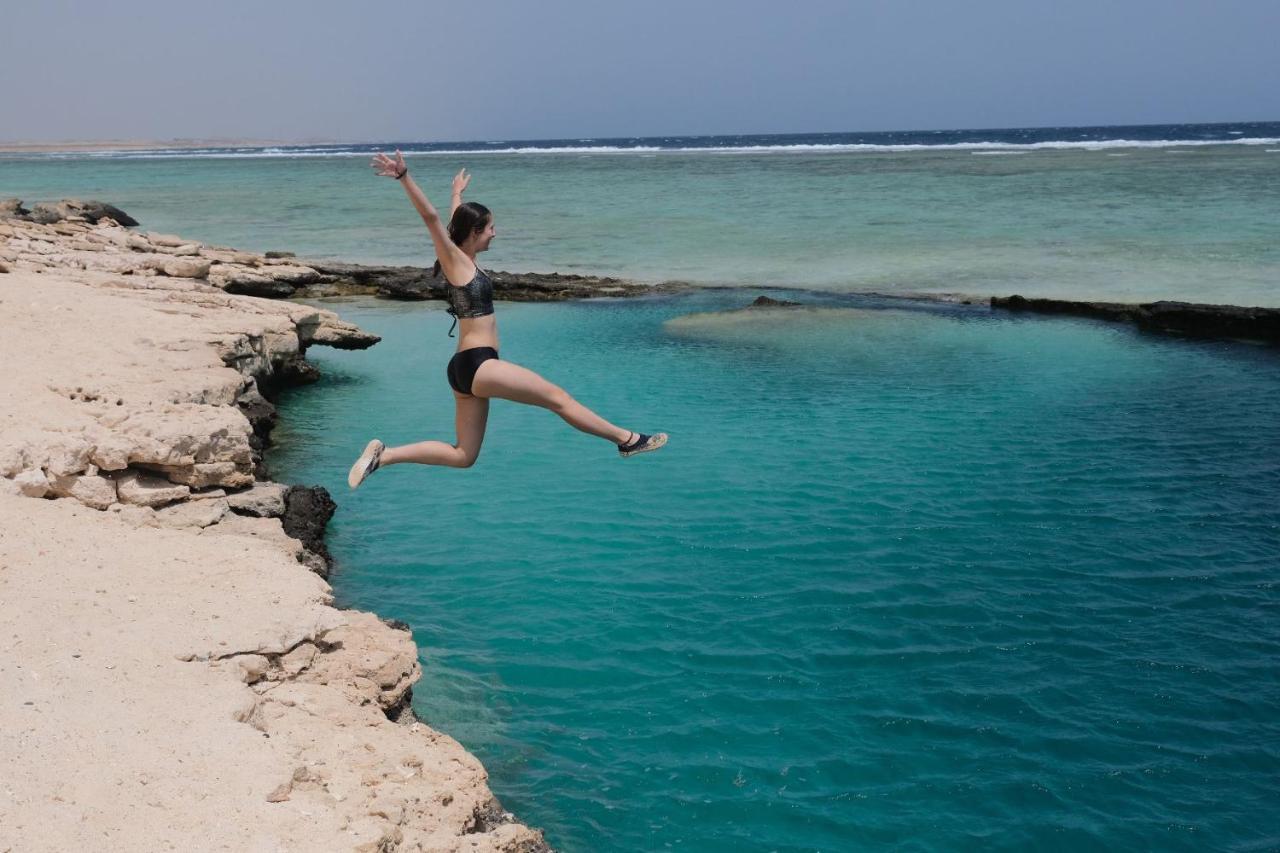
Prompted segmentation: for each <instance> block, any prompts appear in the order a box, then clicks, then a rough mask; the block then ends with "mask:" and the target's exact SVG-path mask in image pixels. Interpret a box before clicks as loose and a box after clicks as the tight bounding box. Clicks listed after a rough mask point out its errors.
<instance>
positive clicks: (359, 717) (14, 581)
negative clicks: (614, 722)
mask: <svg viewBox="0 0 1280 853" xmlns="http://www.w3.org/2000/svg"><path fill="white" fill-rule="evenodd" d="M63 204H64V206H63V207H62V208H61V209H60V210H57V211H55V212H57V213H59V214H60V215H61V216H62V218H60V219H57V220H56V221H53V222H46V223H41V222H36V221H33V219H31V218H27V214H24V213H22V212H21V211H22V210H24V209H23V208H22V207H21V205H17V206H14V207H12V208H9V212H10V213H11V214H12V215H10V216H8V217H4V216H3V211H0V363H3V364H4V366H5V370H4V371H2V372H0V696H3V697H4V698H5V701H4V702H3V703H0V766H3V767H4V768H5V785H4V788H5V791H4V796H0V828H2V829H0V850H3V849H6V848H8V847H12V849H14V850H33V851H37V850H62V849H86V850H96V849H116V850H119V849H138V850H149V849H162V848H167V847H176V848H183V849H190V848H191V847H192V845H193V844H194V845H195V846H197V847H201V848H202V849H204V848H215V847H216V848H219V849H223V848H225V849H232V850H279V849H290V850H298V849H302V850H359V851H392V850H433V851H434V850H441V851H443V850H467V851H479V850H500V851H540V850H545V849H547V847H546V844H545V842H544V841H543V839H542V837H541V834H540V833H538V832H536V831H535V830H531V829H529V828H528V827H526V826H523V825H522V824H520V823H518V822H517V821H515V819H514V818H513V817H512V816H511V815H510V814H508V813H506V812H505V811H504V810H503V809H502V808H501V806H500V805H498V803H497V801H496V800H495V799H494V797H493V794H492V793H491V792H490V790H489V788H488V786H487V776H486V774H485V771H484V768H483V767H482V766H481V765H480V764H479V762H478V761H477V760H476V759H475V758H474V757H472V756H471V755H469V754H468V753H467V752H466V751H465V750H464V749H463V748H462V747H461V746H460V745H459V744H458V743H456V742H455V741H453V740H452V739H451V738H449V737H447V736H446V735H443V734H441V733H439V732H436V731H433V730H432V729H430V728H429V727H427V726H426V725H424V724H423V723H422V722H420V721H418V720H417V719H415V718H414V715H413V713H412V711H411V710H410V700H411V697H412V690H413V689H414V685H415V683H416V682H418V680H419V678H420V676H421V668H420V665H419V663H418V649H417V647H416V645H415V644H414V642H413V639H412V636H411V635H410V634H409V633H408V631H406V630H404V626H403V625H401V624H398V623H392V622H386V621H384V620H381V619H379V618H378V617H377V616H375V615H374V614H370V613H362V612H357V611H352V610H341V609H338V608H335V607H334V606H333V596H332V592H331V590H330V587H329V585H328V584H327V583H326V582H325V579H324V575H325V573H326V572H327V571H328V567H329V562H328V558H327V553H326V551H325V549H324V543H323V529H324V525H325V523H326V522H327V521H328V518H329V516H330V515H332V513H333V511H334V509H335V506H334V503H333V501H332V499H331V498H330V496H329V495H328V494H327V493H326V492H325V491H324V489H322V488H319V487H307V486H289V485H286V484H281V483H275V482H272V481H271V480H270V479H269V476H268V472H267V470H266V466H265V465H264V463H263V451H264V448H265V447H266V446H267V444H268V443H269V441H270V433H271V427H272V425H273V424H274V422H275V418H276V415H275V409H274V406H273V405H272V404H271V397H272V395H273V393H274V391H275V390H277V389H278V388H280V387H282V386H284V385H286V384H291V383H296V382H305V381H310V380H312V379H314V378H315V377H316V375H317V374H316V370H315V368H314V366H312V365H311V364H310V363H308V362H307V361H306V359H305V353H306V351H307V349H308V348H309V347H310V346H313V345H317V344H320V345H327V346H335V347H345V348H362V347H368V346H371V345H373V344H374V343H376V342H377V340H378V338H377V337H376V336H374V335H370V334H368V333H366V332H364V331H363V330H361V329H359V328H357V327H356V326H353V325H351V324H350V323H346V322H344V321H342V320H341V319H340V318H338V316H337V315H335V314H334V313H332V312H330V311H326V310H322V309H317V308H314V307H311V306H307V305H304V304H301V303H296V302H284V301H271V300H265V299H258V298H252V297H247V296H242V295H235V294H232V293H228V292H227V291H226V290H225V289H224V288H222V287H220V286H216V285H215V284H214V283H213V281H212V277H211V275H210V273H211V272H212V270H213V268H215V267H216V266H218V265H220V264H221V263H222V262H221V261H219V260H217V257H218V256H219V253H223V252H230V251H231V250H219V249H212V248H210V247H205V246H202V245H200V244H198V243H194V242H191V241H183V240H181V239H179V238H176V237H174V238H166V237H163V235H148V236H143V235H137V234H135V233H134V232H132V231H129V230H128V229H126V228H124V227H123V226H121V225H120V224H119V221H118V220H116V219H115V217H114V215H112V214H111V212H110V211H109V210H105V209H100V210H91V209H89V208H88V207H86V206H76V205H74V204H70V203H63ZM119 213H120V212H119V211H116V215H118V214H119ZM95 214H96V218H95ZM144 242H145V245H144ZM173 250H176V251H173ZM264 260H265V259H264ZM272 260H275V259H272ZM233 265H234V264H233ZM266 266H269V267H272V268H274V267H276V266H287V265H285V264H280V265H276V264H267V265H266ZM352 440H353V442H355V441H357V439H352ZM352 446H353V452H354V450H358V447H357V446H356V444H353V445H352Z"/></svg>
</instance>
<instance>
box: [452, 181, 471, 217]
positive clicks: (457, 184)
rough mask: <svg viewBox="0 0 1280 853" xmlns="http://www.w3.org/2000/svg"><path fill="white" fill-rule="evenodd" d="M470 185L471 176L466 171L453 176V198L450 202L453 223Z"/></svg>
mask: <svg viewBox="0 0 1280 853" xmlns="http://www.w3.org/2000/svg"><path fill="white" fill-rule="evenodd" d="M469 183H471V176H470V175H468V174H467V170H466V169H459V170H458V174H456V175H454V176H453V198H452V199H450V201H449V220H450V221H453V215H454V214H455V213H457V212H458V205H460V204H462V194H463V193H464V192H465V191H466V189H467V184H469Z"/></svg>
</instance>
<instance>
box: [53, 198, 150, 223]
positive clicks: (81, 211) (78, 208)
mask: <svg viewBox="0 0 1280 853" xmlns="http://www.w3.org/2000/svg"><path fill="white" fill-rule="evenodd" d="M69 216H83V217H84V218H85V219H87V220H89V221H90V222H97V221H98V220H99V219H102V218H103V217H109V218H111V219H114V220H115V221H116V222H118V223H119V224H121V225H137V224H138V220H136V219H134V218H133V217H132V216H130V215H129V214H127V213H125V212H124V211H123V210H121V209H120V208H118V207H116V206H115V205H111V204H107V203H106V202H102V201H82V200H81V199H78V198H64V199H63V200H62V201H57V202H40V203H38V204H36V205H35V206H33V207H32V208H31V213H30V219H31V221H32V222H37V223H39V224H41V225H52V224H54V223H55V222H61V221H62V220H64V219H66V218H67V217H69Z"/></svg>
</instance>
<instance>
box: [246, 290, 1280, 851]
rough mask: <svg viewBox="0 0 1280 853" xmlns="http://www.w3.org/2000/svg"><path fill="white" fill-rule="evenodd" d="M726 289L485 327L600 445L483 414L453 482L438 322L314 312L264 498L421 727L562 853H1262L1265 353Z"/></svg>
mask: <svg viewBox="0 0 1280 853" xmlns="http://www.w3.org/2000/svg"><path fill="white" fill-rule="evenodd" d="M754 295H755V294H754V293H747V292H736V293H732V292H731V293H724V292H705V293H698V294H693V295H688V296H681V297H672V298H661V299H646V300H638V301H626V302H618V301H587V302H578V303H568V304H559V305H532V304H500V305H499V317H500V323H501V326H502V336H503V338H502V340H503V356H504V358H508V359H512V360H515V361H517V362H519V363H521V364H524V365H525V366H527V367H530V368H532V369H534V370H537V371H539V372H541V373H543V374H544V375H546V376H547V377H548V378H550V379H552V380H553V381H556V382H558V383H560V384H562V385H564V386H565V387H566V388H567V389H568V390H570V391H571V393H573V394H574V395H575V396H577V397H578V398H579V399H580V400H582V401H583V402H584V403H586V404H588V405H590V406H592V407H594V408H596V409H597V410H598V411H600V412H601V413H602V414H604V415H605V416H606V417H609V418H612V419H614V420H616V421H617V422H619V423H620V424H621V425H623V426H626V427H632V428H636V429H644V430H646V431H648V430H654V429H662V430H665V431H667V432H668V433H670V435H671V442H670V444H669V445H668V446H667V447H666V448H665V449H663V450H662V451H660V452H658V453H656V454H650V455H647V456H641V457H636V458H634V459H629V460H620V459H619V458H617V456H616V453H614V451H613V449H612V448H611V447H610V446H609V445H607V444H606V443H604V442H602V441H600V440H598V439H594V438H591V437H589V436H584V435H581V434H578V433H575V432H573V431H572V430H570V429H569V428H568V427H567V426H565V425H564V424H562V423H561V422H560V421H559V420H558V419H557V418H555V417H554V416H553V415H550V414H549V413H546V412H544V411H541V410H536V409H531V408H526V407H522V406H518V405H516V404H511V403H504V402H500V401H499V402H495V403H494V404H493V406H492V412H491V416H490V424H489V431H488V436H487V439H486V444H485V448H484V451H483V453H482V454H481V457H480V460H479V462H478V464H477V465H476V466H475V467H474V468H472V469H469V470H461V471H460V470H451V469H428V468H418V467H413V466H399V467H394V468H390V469H387V470H384V471H381V472H378V473H377V474H375V475H374V477H373V478H372V479H371V480H370V481H369V482H368V483H367V484H366V485H365V486H364V487H362V488H361V489H360V490H359V491H357V492H355V493H351V492H349V491H348V490H347V488H346V485H345V481H344V477H345V472H346V469H347V466H348V465H349V464H350V462H351V460H352V459H353V458H354V456H355V454H356V453H357V452H358V451H359V449H360V448H361V447H362V446H363V444H364V442H365V441H366V440H367V439H368V438H369V437H372V436H375V435H376V436H378V437H381V438H383V439H384V440H386V441H387V442H388V443H391V444H395V443H407V442H410V441H415V440H420V439H422V438H427V437H440V438H445V439H446V440H449V439H451V438H452V423H453V406H452V399H451V396H450V393H449V390H448V388H447V386H446V384H445V382H444V375H443V374H444V365H445V362H446V361H447V359H448V357H449V355H450V353H451V347H452V345H453V344H454V341H453V340H451V339H449V338H447V337H445V334H444V331H445V329H446V328H447V326H448V323H447V318H446V317H445V315H443V313H442V312H441V311H440V309H439V306H438V305H434V304H430V303H428V304H397V303H386V302H375V301H361V300H357V301H346V302H340V303H336V304H334V305H331V307H335V308H337V309H338V310H340V311H341V313H342V315H343V316H344V317H345V318H347V319H349V320H352V321H355V322H357V323H359V324H360V325H362V326H363V327H365V328H367V329H370V330H372V331H375V332H377V333H378V334H381V335H383V336H384V340H383V342H382V343H380V344H379V345H377V346H376V347H374V348H373V349H372V350H369V351H367V352H329V351H319V350H317V351H313V352H312V353H311V356H310V357H312V358H313V359H314V360H315V361H316V362H317V363H318V364H319V365H320V367H321V368H322V370H323V371H324V374H325V378H324V379H323V380H322V381H321V382H320V383H319V384H318V385H317V386H313V387H308V388H304V389H299V390H296V391H293V392H291V393H289V394H288V395H287V396H286V398H285V399H284V400H283V401H282V414H283V424H282V426H281V427H279V428H278V429H277V432H276V436H275V437H276V439H277V441H278V446H277V448H276V449H275V450H274V451H273V455H272V457H271V460H270V462H271V466H272V469H273V474H274V475H275V476H276V477H277V478H278V479H283V480H286V481H299V482H309V483H321V484H323V485H325V486H326V487H328V488H329V489H330V490H332V491H333V493H334V495H335V497H336V498H337V499H338V501H339V504H340V509H339V512H338V514H337V516H336V517H335V519H334V521H333V523H332V525H331V528H330V544H331V547H332V549H333V551H334V553H335V555H336V556H337V559H338V563H339V567H338V570H337V573H336V575H335V577H334V579H333V582H334V584H335V590H336V593H337V595H338V597H339V600H340V602H342V603H344V604H347V605H351V606H356V607H361V608H366V609H372V610H375V611H376V612H378V613H380V614H381V615H384V616H389V617H395V618H400V619H404V620H406V621H407V622H409V623H410V624H411V625H412V626H413V629H414V635H415V638H416V640H417V641H418V643H419V644H420V646H421V648H422V649H423V653H424V658H425V660H424V665H425V668H426V675H425V677H424V679H423V681H422V682H421V684H420V686H419V688H418V689H417V691H416V692H415V709H416V710H417V712H418V713H419V714H420V715H421V716H422V717H423V718H425V719H426V720H428V721H429V722H430V723H431V724H433V725H435V726H437V727H439V728H441V729H443V730H444V731H447V732H449V733H450V734H452V735H454V736H456V737H457V738H459V739H460V740H461V741H462V742H463V743H464V744H465V745H466V746H467V747H468V748H470V749H472V750H473V751H475V752H476V753H477V754H478V755H479V756H480V757H481V758H482V760H483V761H484V762H485V764H486V766H487V767H488V768H489V769H490V772H491V776H492V786H493V788H494V790H495V791H496V792H497V793H498V795H499V796H500V797H501V798H502V800H503V801H504V803H505V804H506V805H507V807H508V808H510V809H512V810H514V811H515V812H516V813H517V814H519V815H520V816H521V818H522V819H524V820H526V821H528V822H530V823H532V824H535V825H539V826H542V827H544V828H545V829H546V830H547V834H548V837H549V839H550V840H551V842H552V844H553V845H555V846H556V847H557V848H558V849H562V850H566V851H587V850H616V851H650V850H656V849H667V848H676V849H686V850H698V851H730V850H733V851H741V850H786V851H801V850H826V851H836V850H853V849H867V848H881V847H893V848H895V849H904V850H928V851H945V850H955V849H978V848H982V849H1019V850H1021V849H1046V850H1082V849H1133V848H1158V849H1186V850H1192V849H1206V848H1208V849H1227V850H1262V849H1274V848H1275V847H1277V846H1280V818H1277V814H1280V812H1278V811H1277V810H1276V808H1275V803H1276V802H1277V801H1280V796H1278V795H1280V672H1278V670H1277V666H1276V661H1277V655H1278V654H1280V620H1277V615H1278V614H1277V603H1278V601H1280V599H1278V596H1277V590H1276V582H1277V578H1278V576H1280V355H1278V354H1277V351H1276V350H1275V349H1267V348H1257V347H1250V346H1244V345H1239V344H1230V343H1218V342H1201V341H1187V340H1181V339H1176V338H1166V337H1154V336H1148V335H1143V334H1140V333H1137V332H1135V331H1134V330H1132V329H1130V328H1128V327H1124V326H1117V325H1106V324H1101V323H1094V322H1089V321H1077V320H1064V319H1048V318H1040V317H1026V316H1011V315H1001V314H993V313H991V312H989V311H988V310H987V309H985V308H979V307H968V306H959V305H922V304H914V303H905V302H894V301H885V300H872V299H868V298H863V297H849V296H839V295H826V296H818V295H806V296H805V297H804V298H805V300H806V301H808V302H811V303H813V304H814V305H816V306H820V307H813V308H809V309H804V310H799V311H791V312H787V311H769V312H763V313H758V312H753V313H725V312H724V311H723V309H728V308H734V307H737V306H740V305H743V304H745V303H746V302H748V301H750V298H751V297H753V296H754Z"/></svg>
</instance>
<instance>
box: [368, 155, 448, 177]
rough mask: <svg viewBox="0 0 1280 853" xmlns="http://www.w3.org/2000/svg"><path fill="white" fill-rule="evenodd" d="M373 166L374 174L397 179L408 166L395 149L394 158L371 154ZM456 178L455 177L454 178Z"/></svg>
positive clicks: (403, 173) (371, 164)
mask: <svg viewBox="0 0 1280 853" xmlns="http://www.w3.org/2000/svg"><path fill="white" fill-rule="evenodd" d="M369 165H370V166H372V167H373V170H374V174H376V175H378V176H380V177H387V178H395V179H396V180H399V179H400V178H403V177H404V175H405V172H407V171H409V168H408V167H407V166H405V164H404V155H403V154H401V153H400V151H399V150H397V151H396V156H395V159H392V158H391V157H388V156H387V155H386V154H375V155H373V162H372V163H370V164H369ZM454 180H455V181H456V180H457V179H456V178H455V179H454Z"/></svg>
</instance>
